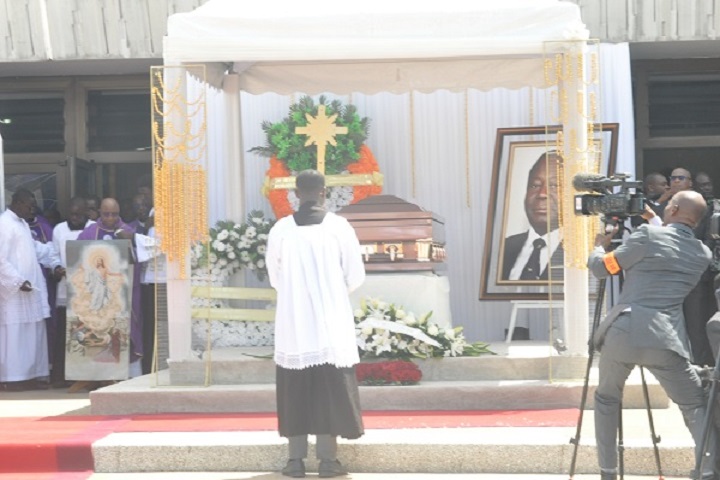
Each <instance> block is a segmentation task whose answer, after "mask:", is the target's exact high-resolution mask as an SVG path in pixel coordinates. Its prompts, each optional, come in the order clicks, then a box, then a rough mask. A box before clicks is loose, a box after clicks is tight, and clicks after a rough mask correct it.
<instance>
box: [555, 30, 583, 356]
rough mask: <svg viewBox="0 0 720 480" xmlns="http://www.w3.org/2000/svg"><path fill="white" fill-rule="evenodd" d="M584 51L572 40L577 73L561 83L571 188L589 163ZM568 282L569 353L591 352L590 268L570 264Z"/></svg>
mask: <svg viewBox="0 0 720 480" xmlns="http://www.w3.org/2000/svg"><path fill="white" fill-rule="evenodd" d="M580 55H582V58H587V45H586V42H584V41H577V42H572V43H570V44H569V47H568V50H567V53H565V54H564V57H565V58H564V62H565V64H566V65H568V64H569V67H570V69H571V71H572V72H574V74H573V75H569V76H567V77H566V78H564V79H563V82H562V83H561V84H560V91H561V93H560V96H559V97H560V102H561V104H562V102H563V99H567V109H566V110H565V109H563V107H562V106H561V107H560V109H561V110H560V115H561V118H562V120H563V133H564V135H563V137H564V143H563V145H564V158H565V169H564V170H565V173H564V178H563V184H564V185H565V188H571V185H572V176H573V175H574V173H575V172H576V171H577V167H579V168H580V170H584V169H585V168H586V167H587V165H588V141H589V139H588V119H587V87H586V84H585V71H584V69H583V68H577V64H578V63H577V59H578V56H580ZM583 65H587V62H583ZM563 90H564V92H563ZM563 110H565V111H563ZM565 215H566V218H569V216H572V215H574V213H573V212H572V211H570V212H566V213H565ZM570 220H571V221H572V220H575V219H570ZM585 221H587V220H585ZM572 240H574V239H571V238H565V239H563V241H564V242H567V241H572ZM566 255H567V253H566ZM564 285H565V288H564V289H565V296H564V308H563V315H564V320H565V321H564V326H565V335H566V336H565V341H566V344H567V347H568V353H570V354H575V355H583V354H587V340H588V311H589V306H588V305H589V304H588V271H587V269H585V268H580V267H568V266H566V267H565V281H564Z"/></svg>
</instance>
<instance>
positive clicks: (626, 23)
mask: <svg viewBox="0 0 720 480" xmlns="http://www.w3.org/2000/svg"><path fill="white" fill-rule="evenodd" d="M570 1H572V2H573V3H576V4H578V5H579V6H580V10H581V12H582V18H583V21H584V22H585V24H586V25H587V27H588V29H589V30H590V35H591V36H592V37H593V38H598V39H600V40H602V41H607V42H662V41H673V40H683V41H684V40H716V39H718V35H720V0H570Z"/></svg>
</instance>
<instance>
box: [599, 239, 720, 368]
mask: <svg viewBox="0 0 720 480" xmlns="http://www.w3.org/2000/svg"><path fill="white" fill-rule="evenodd" d="M614 253H615V258H616V260H617V262H618V263H619V264H620V267H621V268H622V269H623V272H624V274H625V282H624V284H623V289H622V292H621V293H620V300H619V303H618V305H615V307H613V308H612V309H611V310H610V311H609V312H608V314H607V315H606V317H605V320H603V322H602V323H601V325H600V327H598V330H597V332H596V334H595V344H596V346H598V347H599V346H600V345H602V342H603V340H604V335H605V333H606V332H607V330H608V329H609V328H610V325H612V323H613V322H614V321H615V319H616V318H617V317H618V316H619V315H620V314H621V313H623V312H624V311H625V309H627V307H630V308H631V312H630V316H631V322H630V331H629V332H627V334H628V335H629V338H630V344H631V345H633V346H635V347H639V348H656V349H662V350H672V351H674V352H677V353H678V354H679V355H680V356H682V357H684V358H691V357H690V349H689V345H688V338H687V331H686V330H685V321H684V320H685V319H684V317H683V309H682V304H683V300H684V299H685V297H686V296H687V294H688V293H689V292H690V290H692V289H693V287H695V285H697V283H698V280H700V276H701V275H702V273H703V272H704V271H705V269H706V268H707V266H708V265H709V264H710V259H711V258H712V254H711V253H710V250H709V249H708V248H707V247H706V246H705V245H703V243H702V242H701V241H700V240H698V239H696V238H695V235H693V232H692V230H691V229H690V227H687V226H684V225H677V226H668V227H657V226H654V225H642V226H640V228H638V229H637V230H636V231H635V232H634V233H633V234H632V235H630V237H629V238H628V239H627V240H626V241H625V242H624V243H623V244H622V245H620V246H619V247H618V248H617V249H616V250H615V252H614ZM604 256H605V253H604V252H602V251H600V250H598V249H596V250H594V251H593V252H592V253H591V254H590V258H589V259H588V268H590V270H591V271H592V272H593V274H594V275H595V276H596V277H597V278H605V277H608V276H609V275H610V274H609V273H608V271H607V269H606V268H605V264H604V262H603V258H604ZM650 285H651V286H652V288H649V286H650Z"/></svg>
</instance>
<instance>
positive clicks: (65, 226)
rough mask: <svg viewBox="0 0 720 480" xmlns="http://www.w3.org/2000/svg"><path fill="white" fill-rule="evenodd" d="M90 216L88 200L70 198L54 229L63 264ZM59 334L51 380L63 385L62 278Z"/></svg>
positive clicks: (64, 325)
mask: <svg viewBox="0 0 720 480" xmlns="http://www.w3.org/2000/svg"><path fill="white" fill-rule="evenodd" d="M93 223H95V222H93V221H92V220H90V219H89V218H88V209H87V200H86V199H85V198H82V197H74V198H72V199H70V210H69V211H68V219H67V221H66V222H62V223H59V224H57V225H56V226H55V228H54V229H53V239H52V243H53V246H54V247H55V250H56V251H57V252H58V253H59V254H60V262H61V263H62V266H63V267H65V268H67V252H66V251H65V245H66V244H67V242H68V240H77V238H78V236H79V235H80V232H82V231H83V230H84V229H85V227H88V226H90V225H92V224H93ZM56 305H57V322H58V323H57V335H56V343H55V349H54V354H53V358H51V359H50V360H51V363H52V372H51V375H50V380H51V382H52V383H53V385H58V386H62V385H63V384H64V382H65V337H66V330H67V281H66V279H64V278H63V279H62V280H60V282H59V283H58V285H57V300H56Z"/></svg>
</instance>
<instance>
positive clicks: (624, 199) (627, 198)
mask: <svg viewBox="0 0 720 480" xmlns="http://www.w3.org/2000/svg"><path fill="white" fill-rule="evenodd" d="M629 177H630V175H629V174H627V173H616V174H615V175H613V176H611V177H606V176H604V175H599V174H595V173H578V174H577V175H575V177H574V178H573V187H575V190H577V191H580V192H593V193H586V194H584V195H575V214H576V215H604V216H605V219H606V220H608V219H625V218H628V217H632V216H634V215H642V213H643V212H644V211H645V196H644V195H643V194H642V193H641V192H638V189H641V188H642V182H641V181H639V180H638V181H629V180H628V178H629ZM615 187H619V188H620V191H619V192H617V193H613V190H612V189H613V188H615ZM631 189H635V190H636V191H635V192H631V191H630V190H631ZM719 222H720V219H719ZM606 223H607V222H606ZM718 225H719V226H720V223H719V224H718Z"/></svg>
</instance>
